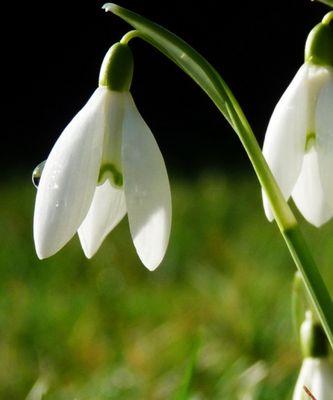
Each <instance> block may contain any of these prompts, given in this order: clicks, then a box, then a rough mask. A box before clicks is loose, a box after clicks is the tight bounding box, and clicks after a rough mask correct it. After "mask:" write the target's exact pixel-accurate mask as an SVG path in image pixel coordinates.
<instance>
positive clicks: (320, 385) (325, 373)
mask: <svg viewBox="0 0 333 400" xmlns="http://www.w3.org/2000/svg"><path fill="white" fill-rule="evenodd" d="M306 389H308V390H309V391H310V393H311V394H312V395H313V396H314V398H315V399H316V400H332V398H333V367H332V364H330V361H329V359H328V358H327V357H321V358H311V357H308V358H305V359H304V361H303V365H302V368H301V372H300V374H299V377H298V380H297V383H296V387H295V391H294V395H293V400H309V399H310V397H309V395H308V394H307V393H306Z"/></svg>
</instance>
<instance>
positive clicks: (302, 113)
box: [263, 64, 309, 221]
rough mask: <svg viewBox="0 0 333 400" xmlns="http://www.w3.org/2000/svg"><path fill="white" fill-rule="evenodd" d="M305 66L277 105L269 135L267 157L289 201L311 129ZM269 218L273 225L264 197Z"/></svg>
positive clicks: (266, 148)
mask: <svg viewBox="0 0 333 400" xmlns="http://www.w3.org/2000/svg"><path fill="white" fill-rule="evenodd" d="M308 70H309V67H308V65H307V64H304V65H303V66H302V67H301V68H300V69H299V71H298V72H297V74H296V76H295V77H294V79H293V80H292V82H291V84H290V85H289V87H288V88H287V90H286V91H285V93H284V94H283V96H282V97H281V99H280V101H279V102H278V104H277V105H276V107H275V109H274V112H273V114H272V117H271V119H270V121H269V125H268V128H267V131H266V136H265V141H264V146H263V154H264V157H265V158H266V161H267V163H268V165H269V167H270V168H271V170H272V172H273V175H274V177H275V179H276V180H277V183H278V184H279V186H280V188H281V190H282V193H283V195H284V197H285V198H286V199H288V198H289V196H290V194H291V191H292V189H293V187H294V184H295V182H296V180H297V177H298V175H299V173H300V169H301V165H302V158H303V152H304V146H305V139H306V129H307V75H308ZM263 203H264V209H265V213H266V216H267V218H268V219H269V220H270V221H272V220H273V213H272V211H271V208H270V205H269V202H268V199H267V197H266V195H265V193H263Z"/></svg>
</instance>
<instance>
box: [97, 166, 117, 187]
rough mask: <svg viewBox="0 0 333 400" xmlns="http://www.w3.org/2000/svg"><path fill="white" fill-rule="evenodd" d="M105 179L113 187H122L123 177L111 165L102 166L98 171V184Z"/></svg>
mask: <svg viewBox="0 0 333 400" xmlns="http://www.w3.org/2000/svg"><path fill="white" fill-rule="evenodd" d="M106 179H109V180H110V181H111V184H113V185H114V186H117V187H122V186H123V175H122V173H121V172H119V170H118V169H117V167H116V166H115V165H114V164H112V163H106V164H103V165H102V166H101V169H100V171H99V176H98V183H99V184H102V183H104V182H105V181H106Z"/></svg>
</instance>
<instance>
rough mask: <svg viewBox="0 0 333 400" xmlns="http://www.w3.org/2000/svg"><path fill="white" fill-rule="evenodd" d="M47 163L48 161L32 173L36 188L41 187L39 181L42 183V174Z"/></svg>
mask: <svg viewBox="0 0 333 400" xmlns="http://www.w3.org/2000/svg"><path fill="white" fill-rule="evenodd" d="M45 162H46V161H43V162H41V163H40V164H38V165H37V167H36V168H35V169H34V170H33V172H32V177H31V179H32V183H33V184H34V186H35V187H36V188H37V187H38V185H39V181H40V178H41V176H42V172H43V169H44V166H45Z"/></svg>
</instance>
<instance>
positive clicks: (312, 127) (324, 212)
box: [263, 13, 333, 227]
mask: <svg viewBox="0 0 333 400" xmlns="http://www.w3.org/2000/svg"><path fill="white" fill-rule="evenodd" d="M305 59H306V61H305V63H304V64H303V65H302V66H301V68H300V69H299V71H298V72H297V74H296V76H295V77H294V79H293V80H292V82H291V84H290V85H289V87H288V88H287V90H286V91H285V93H284V94H283V96H282V97H281V99H280V101H279V102H278V104H277V105H276V107H275V110H274V112H273V114H272V117H271V119H270V122H269V125H268V128H267V132H266V136H265V141H264V146H263V154H264V156H265V158H266V160H267V163H268V165H269V167H270V168H271V170H272V173H273V175H274V177H275V179H276V181H277V183H278V184H279V186H280V188H281V191H282V193H283V195H284V197H285V198H286V199H289V197H290V196H291V197H292V198H293V200H294V202H295V204H296V206H297V208H298V209H299V211H300V212H301V213H302V215H303V216H304V218H305V219H306V220H307V221H308V222H310V223H311V224H313V225H315V226H317V227H319V226H320V225H322V224H324V223H325V222H327V221H328V220H329V219H331V218H332V216H333V28H332V13H329V14H327V15H326V16H325V18H324V19H323V21H322V22H321V23H320V24H318V25H317V26H316V27H315V28H314V29H313V30H312V31H311V32H310V35H309V37H308V40H307V44H306V57H305ZM263 202H264V209H265V213H266V216H267V218H268V219H269V220H270V221H272V220H273V218H274V217H273V213H272V210H271V207H270V205H269V202H268V199H267V197H266V195H265V193H263Z"/></svg>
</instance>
